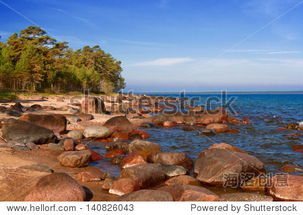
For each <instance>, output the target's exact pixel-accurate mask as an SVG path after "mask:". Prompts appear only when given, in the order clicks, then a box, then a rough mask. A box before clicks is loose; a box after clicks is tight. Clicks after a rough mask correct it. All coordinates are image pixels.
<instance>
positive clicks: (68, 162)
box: [58, 151, 91, 168]
mask: <svg viewBox="0 0 303 215" xmlns="http://www.w3.org/2000/svg"><path fill="white" fill-rule="evenodd" d="M90 158H91V153H90V152H89V151H71V152H63V153H62V154H60V155H59V156H58V160H59V162H60V164H61V165H62V166H65V167H72V168H74V167H83V166H87V165H88V163H89V161H90Z"/></svg>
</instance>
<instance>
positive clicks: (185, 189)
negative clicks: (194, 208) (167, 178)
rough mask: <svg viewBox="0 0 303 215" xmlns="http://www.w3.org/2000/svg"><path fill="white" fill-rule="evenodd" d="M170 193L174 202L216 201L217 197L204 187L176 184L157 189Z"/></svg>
mask: <svg viewBox="0 0 303 215" xmlns="http://www.w3.org/2000/svg"><path fill="white" fill-rule="evenodd" d="M159 190H162V191H165V192H168V193H170V194H171V195H172V196H173V199H174V200H175V201H192V202H194V201H195V202H196V201H218V200H219V196H217V195H216V194H215V193H213V192H211V191H210V190H208V189H206V188H204V187H198V186H192V185H185V184H177V185H169V186H164V187H161V188H159Z"/></svg>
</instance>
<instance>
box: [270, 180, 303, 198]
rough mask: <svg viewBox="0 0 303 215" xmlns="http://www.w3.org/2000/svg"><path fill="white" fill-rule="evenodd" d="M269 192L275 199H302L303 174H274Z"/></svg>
mask: <svg viewBox="0 0 303 215" xmlns="http://www.w3.org/2000/svg"><path fill="white" fill-rule="evenodd" d="M269 193H270V195H271V196H273V198H274V199H276V200H284V201H303V176H297V175H276V176H274V177H273V178H272V184H271V187H270V190H269Z"/></svg>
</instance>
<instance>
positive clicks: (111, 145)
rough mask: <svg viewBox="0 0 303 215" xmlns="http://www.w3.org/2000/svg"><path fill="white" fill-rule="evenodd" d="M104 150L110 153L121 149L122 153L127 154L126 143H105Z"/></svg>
mask: <svg viewBox="0 0 303 215" xmlns="http://www.w3.org/2000/svg"><path fill="white" fill-rule="evenodd" d="M105 148H106V150H107V151H112V150H116V149H121V150H123V151H124V152H128V143H127V142H120V141H119V142H112V143H107V144H106V145H105Z"/></svg>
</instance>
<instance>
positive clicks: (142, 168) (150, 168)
mask: <svg viewBox="0 0 303 215" xmlns="http://www.w3.org/2000/svg"><path fill="white" fill-rule="evenodd" d="M119 178H131V179H133V180H134V181H136V183H137V184H138V185H139V187H140V188H148V187H151V186H155V185H157V184H159V183H162V182H163V181H164V180H165V178H166V176H165V173H164V172H163V171H162V169H161V167H160V166H158V165H155V164H138V165H136V166H132V167H128V168H125V169H123V170H122V171H121V174H120V176H119Z"/></svg>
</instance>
